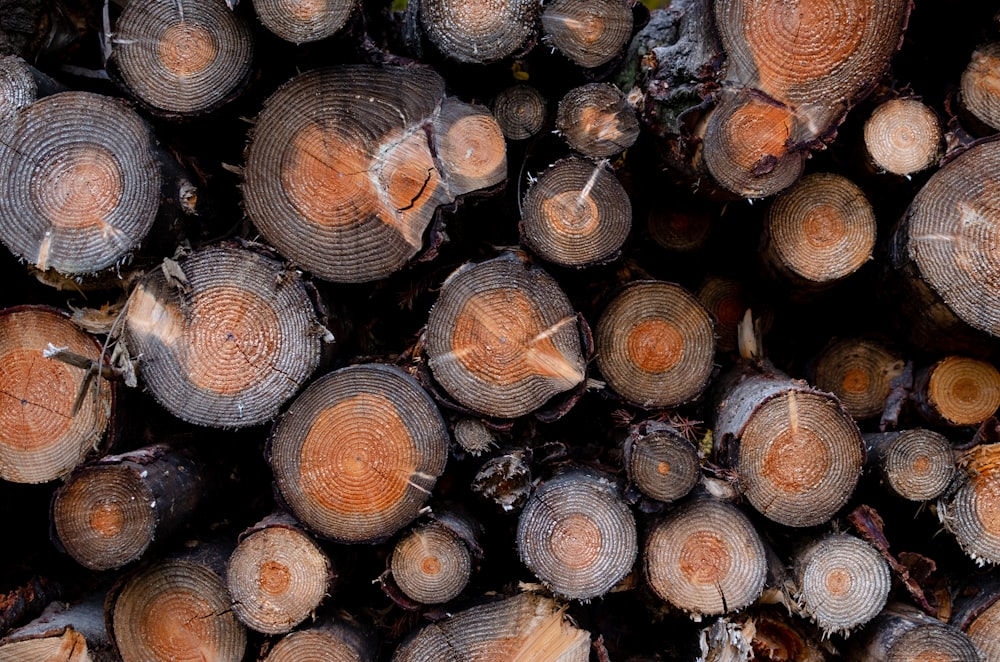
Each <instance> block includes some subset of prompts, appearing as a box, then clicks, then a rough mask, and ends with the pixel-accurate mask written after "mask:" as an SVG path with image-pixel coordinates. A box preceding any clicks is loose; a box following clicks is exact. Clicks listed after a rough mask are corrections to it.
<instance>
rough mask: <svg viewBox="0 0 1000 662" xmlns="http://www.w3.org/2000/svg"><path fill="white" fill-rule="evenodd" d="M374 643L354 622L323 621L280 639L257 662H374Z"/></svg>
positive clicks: (339, 619) (343, 619) (341, 620)
mask: <svg viewBox="0 0 1000 662" xmlns="http://www.w3.org/2000/svg"><path fill="white" fill-rule="evenodd" d="M374 660H375V642H374V640H373V638H372V637H371V636H370V635H369V634H368V633H367V632H365V631H364V630H363V629H362V628H361V627H360V626H359V625H358V624H357V623H354V622H353V621H349V620H347V619H345V618H326V619H322V620H320V621H319V622H318V623H316V624H314V625H310V626H309V627H306V628H303V629H300V630H297V631H295V632H292V633H291V634H289V635H287V636H284V637H282V638H281V640H280V641H278V643H276V644H275V645H274V647H273V648H271V650H270V652H268V654H267V656H266V657H263V658H261V662H305V661H308V662H374Z"/></svg>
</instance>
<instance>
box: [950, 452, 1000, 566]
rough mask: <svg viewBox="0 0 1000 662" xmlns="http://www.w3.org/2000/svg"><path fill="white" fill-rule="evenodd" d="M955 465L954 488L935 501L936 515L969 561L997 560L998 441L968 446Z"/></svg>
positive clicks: (999, 514)
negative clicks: (959, 471) (957, 466)
mask: <svg viewBox="0 0 1000 662" xmlns="http://www.w3.org/2000/svg"><path fill="white" fill-rule="evenodd" d="M959 466H960V467H961V473H960V474H959V477H958V480H957V484H956V486H955V489H954V490H953V491H952V490H949V493H948V494H947V495H946V496H945V498H944V499H942V500H940V501H938V516H939V517H940V518H941V522H942V523H943V524H944V525H945V527H946V528H947V529H948V530H949V531H951V532H952V533H953V534H954V536H955V539H956V540H957V541H958V544H959V545H960V546H961V547H962V549H963V550H964V551H965V553H966V554H968V556H969V557H970V558H971V559H972V560H974V561H976V562H977V563H979V564H980V565H982V564H983V563H1000V444H986V445H981V446H976V447H974V448H972V449H971V450H969V451H967V452H966V453H965V454H964V455H963V456H962V457H961V458H960V459H959Z"/></svg>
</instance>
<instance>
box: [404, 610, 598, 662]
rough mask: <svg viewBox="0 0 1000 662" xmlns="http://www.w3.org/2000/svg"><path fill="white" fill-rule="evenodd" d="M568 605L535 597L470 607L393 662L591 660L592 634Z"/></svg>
mask: <svg viewBox="0 0 1000 662" xmlns="http://www.w3.org/2000/svg"><path fill="white" fill-rule="evenodd" d="M565 611H566V607H565V606H562V605H560V604H559V603H558V602H556V601H554V600H552V599H550V598H545V597H542V596H540V595H536V594H533V593H522V594H520V595H517V596H514V597H512V598H505V599H502V600H499V601H497V602H491V603H488V604H484V605H480V606H478V607H471V608H469V609H466V610H464V611H460V612H458V613H456V614H454V615H453V616H450V617H448V618H446V619H443V620H441V621H438V622H437V623H434V624H432V625H427V626H425V627H424V628H423V629H421V630H419V631H418V632H417V633H416V634H415V635H414V636H413V637H411V638H410V639H409V640H407V641H405V642H403V644H401V645H400V646H399V648H397V649H396V652H395V653H393V656H392V662H424V661H425V660H436V661H438V662H492V661H494V660H511V662H522V661H523V662H527V661H528V660H537V661H542V660H545V661H552V662H587V660H589V659H590V633H589V632H587V631H586V630H581V629H579V628H578V627H576V626H575V625H573V624H572V623H571V622H570V620H569V619H568V618H566V616H565V613H564V612H565Z"/></svg>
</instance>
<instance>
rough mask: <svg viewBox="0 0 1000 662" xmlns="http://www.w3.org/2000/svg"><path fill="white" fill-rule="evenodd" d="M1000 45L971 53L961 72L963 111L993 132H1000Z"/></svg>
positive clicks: (983, 47)
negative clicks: (999, 85) (999, 88)
mask: <svg viewBox="0 0 1000 662" xmlns="http://www.w3.org/2000/svg"><path fill="white" fill-rule="evenodd" d="M998 83H1000V42H995V41H993V42H988V43H985V44H982V45H980V46H978V47H977V48H976V49H975V50H974V51H972V56H971V58H970V59H969V64H968V65H967V66H966V67H965V71H963V72H962V77H961V80H960V83H959V85H960V87H959V99H960V102H961V105H962V109H963V110H965V111H966V112H967V113H970V114H971V115H972V116H973V117H975V118H976V119H977V120H979V121H980V122H982V123H983V124H985V125H986V126H987V127H989V129H990V130H991V132H992V131H996V130H998V129H1000V91H998V89H997V85H998Z"/></svg>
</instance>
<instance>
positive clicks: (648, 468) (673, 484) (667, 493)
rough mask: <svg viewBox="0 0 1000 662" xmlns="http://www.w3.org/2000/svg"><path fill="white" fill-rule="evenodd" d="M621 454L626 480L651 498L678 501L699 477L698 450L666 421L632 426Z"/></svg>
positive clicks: (646, 422) (696, 482) (668, 501)
mask: <svg viewBox="0 0 1000 662" xmlns="http://www.w3.org/2000/svg"><path fill="white" fill-rule="evenodd" d="M623 456H624V457H623V462H624V465H625V471H626V474H627V476H628V480H629V483H630V484H632V485H635V487H637V488H638V489H639V491H640V492H642V493H643V494H644V495H646V496H647V497H649V498H650V499H656V500H657V501H662V502H664V503H671V502H673V501H677V500H679V499H681V498H683V497H685V496H687V494H688V493H689V492H690V491H691V490H693V489H694V487H695V485H697V484H698V481H699V480H700V479H701V462H700V460H699V458H698V450H697V449H696V448H695V447H694V445H693V444H692V443H691V442H690V441H688V440H687V438H686V437H685V436H684V435H683V434H682V433H681V432H680V431H679V430H678V429H677V428H676V427H674V426H673V425H670V424H669V423H663V422H659V421H644V422H642V423H640V424H638V425H635V426H633V427H632V429H631V430H630V432H629V435H628V437H626V439H625V447H624V453H623Z"/></svg>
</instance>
